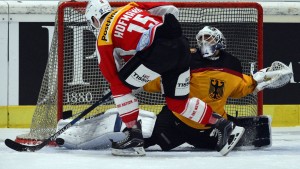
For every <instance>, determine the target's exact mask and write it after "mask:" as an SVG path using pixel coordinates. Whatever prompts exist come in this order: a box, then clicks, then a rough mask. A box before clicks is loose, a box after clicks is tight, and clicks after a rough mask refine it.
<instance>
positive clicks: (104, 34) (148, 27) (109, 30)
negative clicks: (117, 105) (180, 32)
mask: <svg viewBox="0 0 300 169" xmlns="http://www.w3.org/2000/svg"><path fill="white" fill-rule="evenodd" d="M161 5H166V4H162V3H150V4H147V3H134V2H131V3H129V4H127V5H126V6H123V7H120V8H118V9H115V10H113V11H112V12H111V13H109V14H108V15H107V16H106V17H105V19H104V21H103V22H102V25H101V28H100V32H99V35H98V40H97V50H98V54H99V55H98V61H99V67H100V70H101V72H102V74H103V75H104V77H105V78H106V80H107V81H108V82H109V83H110V87H111V91H112V93H113V95H120V94H122V95H123V94H127V93H131V89H130V88H128V87H127V86H125V85H124V84H123V83H122V82H121V81H120V79H119V77H118V70H119V69H120V66H121V65H120V61H121V60H122V59H124V60H125V62H126V61H128V60H129V59H130V58H131V57H132V56H133V55H134V54H136V52H137V51H140V50H143V49H145V48H147V47H149V46H150V45H151V43H152V42H153V38H154V35H155V31H156V28H157V27H158V26H160V25H162V23H163V17H162V16H158V15H153V14H151V13H150V12H149V11H148V10H149V9H152V8H155V7H158V6H161Z"/></svg>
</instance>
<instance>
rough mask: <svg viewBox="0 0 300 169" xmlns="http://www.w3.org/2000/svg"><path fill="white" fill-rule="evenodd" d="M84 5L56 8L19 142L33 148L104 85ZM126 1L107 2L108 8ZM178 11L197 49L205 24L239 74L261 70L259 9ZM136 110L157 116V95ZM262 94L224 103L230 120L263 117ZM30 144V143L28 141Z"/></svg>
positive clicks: (227, 6)
mask: <svg viewBox="0 0 300 169" xmlns="http://www.w3.org/2000/svg"><path fill="white" fill-rule="evenodd" d="M86 4H87V2H74V1H68V2H62V3H61V4H60V5H59V7H58V12H57V17H56V21H55V33H54V36H53V40H52V44H51V49H50V52H49V58H48V63H47V67H46V71H45V74H44V78H43V82H42V86H41V89H40V94H39V98H38V102H37V106H36V110H35V113H34V115H33V119H32V125H31V129H30V133H29V134H25V135H21V136H18V137H17V141H18V142H25V143H35V140H43V139H45V138H48V137H49V136H50V135H51V134H53V133H55V129H56V124H57V121H58V120H59V119H61V118H62V116H63V115H62V112H63V111H66V110H72V112H73V114H77V113H80V112H81V111H83V110H84V109H86V108H87V107H88V106H89V105H91V104H93V103H94V102H95V101H97V100H99V99H100V98H101V97H102V95H103V93H104V92H105V91H106V90H107V89H108V84H107V82H106V81H105V79H104V78H103V76H102V75H101V72H100V71H99V68H98V62H97V56H96V53H95V52H96V51H95V41H96V35H97V32H93V31H91V30H89V29H88V27H87V23H86V20H85V17H84V11H85V7H86ZM126 4H127V2H111V6H112V7H120V6H123V5H126ZM172 4H173V5H175V6H176V7H178V8H179V10H180V15H179V21H180V22H181V24H182V28H183V33H184V34H185V36H186V37H187V38H188V39H189V40H190V44H191V47H196V40H195V35H196V34H197V32H198V31H199V30H200V29H201V28H202V27H203V26H205V25H210V26H215V27H217V28H219V29H220V30H221V31H222V32H223V34H224V36H225V37H226V39H227V51H229V52H230V53H232V54H233V55H234V56H236V57H238V58H239V59H240V60H241V62H242V66H243V73H245V74H250V69H251V63H256V64H255V68H256V69H261V68H262V65H263V10H262V7H261V6H260V5H259V4H258V3H254V2H173V3H172ZM137 97H138V99H139V102H140V108H142V109H146V110H149V111H153V112H156V113H158V112H159V111H160V108H161V107H162V106H163V105H164V103H165V102H164V98H163V97H162V96H161V94H151V93H146V92H142V93H139V94H137ZM262 103H263V100H262V93H261V92H260V93H259V94H258V95H257V96H255V95H249V96H246V97H245V98H242V99H229V100H228V103H227V106H226V111H227V113H228V114H231V115H233V116H235V115H236V113H238V115H239V116H256V115H261V114H262ZM113 107H114V104H113V102H110V103H108V104H106V105H103V106H99V107H98V108H96V109H95V110H94V111H92V112H91V113H90V114H89V116H93V115H95V114H97V113H100V112H103V111H105V110H107V109H109V108H113ZM32 141H33V142H32Z"/></svg>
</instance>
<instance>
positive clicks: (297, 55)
mask: <svg viewBox="0 0 300 169" xmlns="http://www.w3.org/2000/svg"><path fill="white" fill-rule="evenodd" d="M19 26H20V27H19V28H20V29H19V30H20V32H19V34H20V35H19V36H20V40H19V50H20V53H19V57H20V58H19V59H20V62H19V64H20V65H19V67H20V69H19V71H20V72H19V73H20V74H19V75H20V76H19V104H20V105H36V102H37V98H38V94H39V91H40V86H41V83H42V78H43V75H44V71H45V68H46V64H47V59H48V31H47V29H45V28H42V26H53V23H30V22H26V23H25V22H24V23H20V25H19ZM299 30H300V23H264V67H267V66H270V65H271V63H272V62H273V61H276V60H278V61H281V62H283V63H285V64H287V65H289V64H292V66H293V71H294V81H295V82H296V83H289V84H287V85H286V86H284V87H282V88H279V89H274V90H271V89H266V90H264V104H300V96H299V94H300V83H299V82H300V77H299V76H300V48H299V44H300V43H299V39H300V33H299Z"/></svg>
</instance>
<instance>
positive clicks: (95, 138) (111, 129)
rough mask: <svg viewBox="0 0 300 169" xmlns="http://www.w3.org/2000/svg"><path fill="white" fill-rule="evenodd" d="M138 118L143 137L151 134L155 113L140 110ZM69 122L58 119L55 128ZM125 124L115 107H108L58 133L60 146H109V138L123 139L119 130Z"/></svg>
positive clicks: (78, 147) (72, 147)
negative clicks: (98, 113)
mask: <svg viewBox="0 0 300 169" xmlns="http://www.w3.org/2000/svg"><path fill="white" fill-rule="evenodd" d="M138 119H141V120H142V127H143V137H145V138H148V137H150V136H151V135H152V131H153V128H154V124H155V121H156V115H155V114H154V113H152V112H148V111H144V110H140V114H139V117H138ZM69 122H70V119H67V120H60V121H59V122H58V125H57V130H59V129H60V128H62V127H63V126H65V125H66V124H67V123H69ZM124 128H125V124H124V123H123V124H122V121H121V119H120V117H119V115H118V111H117V109H109V110H108V111H106V112H105V113H104V114H100V115H96V116H94V117H92V118H89V119H85V120H80V121H79V122H78V123H76V124H74V126H72V127H70V128H69V129H68V130H66V131H65V132H64V133H62V134H61V135H60V137H59V138H60V139H63V140H64V143H63V144H62V145H60V146H62V147H65V148H68V149H102V148H108V147H111V140H113V141H115V142H117V141H120V140H123V139H124V138H125V135H124V133H123V132H121V131H122V130H123V129H124Z"/></svg>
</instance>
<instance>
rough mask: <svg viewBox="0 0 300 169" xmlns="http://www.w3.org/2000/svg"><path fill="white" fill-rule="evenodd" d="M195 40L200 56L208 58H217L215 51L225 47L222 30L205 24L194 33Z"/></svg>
mask: <svg viewBox="0 0 300 169" xmlns="http://www.w3.org/2000/svg"><path fill="white" fill-rule="evenodd" d="M196 40H197V44H198V47H199V49H200V50H201V53H202V56H203V57H204V58H207V59H210V60H217V59H218V58H219V57H215V56H214V55H215V53H216V52H217V51H218V50H220V49H225V48H226V39H225V37H224V36H223V34H222V32H221V31H219V30H218V29H217V28H215V27H211V26H205V27H204V28H203V29H201V30H200V31H199V32H198V34H197V35H196Z"/></svg>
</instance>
